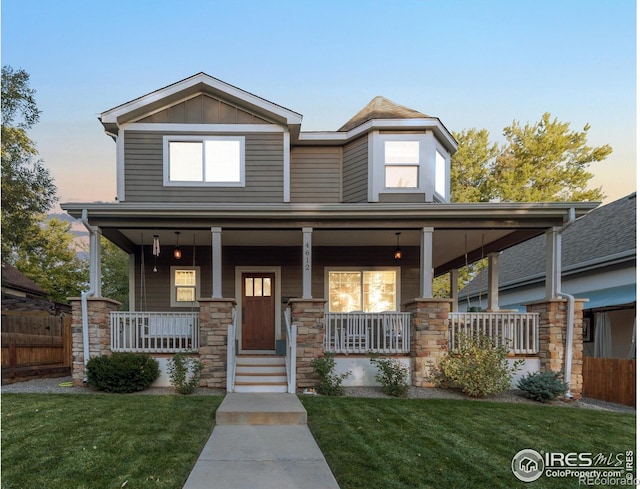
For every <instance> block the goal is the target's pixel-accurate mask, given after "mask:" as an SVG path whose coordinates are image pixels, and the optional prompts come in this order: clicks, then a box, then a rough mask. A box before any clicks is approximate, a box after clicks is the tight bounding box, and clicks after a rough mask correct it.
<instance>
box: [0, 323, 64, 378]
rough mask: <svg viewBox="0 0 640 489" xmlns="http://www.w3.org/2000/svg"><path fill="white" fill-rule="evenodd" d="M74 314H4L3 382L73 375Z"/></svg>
mask: <svg viewBox="0 0 640 489" xmlns="http://www.w3.org/2000/svg"><path fill="white" fill-rule="evenodd" d="M71 348H72V343H71V317H70V316H66V317H61V316H44V317H43V316H41V315H29V314H26V315H15V314H9V315H5V314H4V313H3V314H2V352H1V355H2V383H3V384H7V383H11V382H16V381H19V380H26V379H30V378H34V377H59V376H66V375H71V358H72V353H71Z"/></svg>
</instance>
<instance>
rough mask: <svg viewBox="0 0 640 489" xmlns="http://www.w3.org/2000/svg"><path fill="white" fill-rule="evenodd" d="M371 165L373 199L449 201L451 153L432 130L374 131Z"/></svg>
mask: <svg viewBox="0 0 640 489" xmlns="http://www.w3.org/2000/svg"><path fill="white" fill-rule="evenodd" d="M369 165H370V166H369V201H370V202H381V201H385V200H386V201H387V202H402V201H412V202H416V201H424V202H448V201H449V178H450V170H449V165H450V155H449V153H448V151H447V150H446V149H445V148H444V146H443V145H442V144H440V142H439V141H438V140H437V139H436V138H435V136H434V134H433V132H432V131H428V130H427V131H424V132H412V133H410V132H406V133H399V132H395V133H392V132H381V131H372V132H371V133H370V134H369ZM416 199H418V200H416ZM423 199H424V200H423Z"/></svg>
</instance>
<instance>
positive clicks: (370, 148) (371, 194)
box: [367, 131, 379, 202]
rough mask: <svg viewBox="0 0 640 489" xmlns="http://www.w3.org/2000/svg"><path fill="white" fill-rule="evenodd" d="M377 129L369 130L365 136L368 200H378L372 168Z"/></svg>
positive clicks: (373, 166) (373, 167) (373, 165)
mask: <svg viewBox="0 0 640 489" xmlns="http://www.w3.org/2000/svg"><path fill="white" fill-rule="evenodd" d="M378 135H379V131H371V132H370V133H369V134H368V136H367V165H368V166H367V189H368V191H367V199H368V201H369V202H378V201H379V199H378V195H379V192H378V191H377V190H376V189H375V185H374V182H375V177H374V171H375V170H374V169H375V167H376V165H375V154H376V150H375V143H376V139H377V138H378Z"/></svg>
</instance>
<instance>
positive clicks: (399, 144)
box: [384, 141, 420, 188]
mask: <svg viewBox="0 0 640 489" xmlns="http://www.w3.org/2000/svg"><path fill="white" fill-rule="evenodd" d="M419 168H420V141H385V142H384V186H385V188H417V187H418V174H419Z"/></svg>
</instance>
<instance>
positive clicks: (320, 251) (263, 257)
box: [135, 231, 420, 311]
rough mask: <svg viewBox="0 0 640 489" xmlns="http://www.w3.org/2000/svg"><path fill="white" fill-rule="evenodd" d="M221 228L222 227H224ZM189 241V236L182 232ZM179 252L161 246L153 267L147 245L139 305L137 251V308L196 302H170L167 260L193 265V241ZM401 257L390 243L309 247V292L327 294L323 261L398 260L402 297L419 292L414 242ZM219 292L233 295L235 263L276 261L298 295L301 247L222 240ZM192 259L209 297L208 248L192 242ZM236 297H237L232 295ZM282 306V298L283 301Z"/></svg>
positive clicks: (292, 294) (383, 263)
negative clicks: (178, 255)
mask: <svg viewBox="0 0 640 489" xmlns="http://www.w3.org/2000/svg"><path fill="white" fill-rule="evenodd" d="M223 234H224V231H223ZM184 237H185V240H186V241H188V237H187V236H184ZM182 249H183V257H182V259H181V260H179V261H178V260H175V259H173V257H172V256H171V254H170V252H169V251H168V250H167V252H166V253H164V248H163V250H162V252H161V254H160V256H159V257H158V258H157V260H156V262H157V265H156V266H157V270H158V271H157V272H153V266H154V261H153V259H152V258H153V256H152V254H151V247H150V246H146V247H145V257H144V258H145V283H146V297H145V298H143V301H142V303H143V305H142V308H140V298H141V293H140V251H139V250H137V251H136V271H135V281H136V290H135V296H136V300H135V308H136V310H146V311H191V310H198V308H197V307H196V308H172V307H170V305H171V302H170V293H171V290H170V287H171V277H170V270H171V266H177V265H185V266H191V265H192V263H193V256H192V249H193V248H192V247H190V246H183V247H182ZM403 252H404V256H403V258H402V262H400V263H398V262H397V261H395V260H394V259H393V249H391V248H389V247H374V246H361V247H357V248H350V247H331V246H319V247H314V248H313V270H312V274H313V277H312V283H313V287H312V295H313V297H315V298H325V299H326V297H325V290H324V289H325V286H324V280H325V277H324V270H325V267H357V268H362V269H367V268H371V267H373V266H378V267H397V266H399V265H400V266H401V285H400V303H401V304H403V303H405V302H409V301H411V300H413V299H414V298H415V297H419V296H420V262H419V249H418V248H417V247H403ZM222 260H223V262H222V295H223V296H224V297H234V298H235V295H236V290H235V267H236V266H245V267H250V266H255V267H259V266H279V267H281V269H280V270H281V280H282V284H281V287H282V288H281V296H282V300H283V302H284V301H285V300H287V299H288V298H296V297H301V296H302V250H301V248H300V247H299V246H282V247H275V246H259V247H244V246H225V247H223V250H222ZM195 265H196V266H199V267H200V272H201V280H200V286H201V294H200V295H201V296H202V297H210V296H211V291H212V284H211V249H210V248H209V247H206V246H198V247H197V248H196V259H195ZM236 299H239V298H236ZM283 306H284V304H283Z"/></svg>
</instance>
